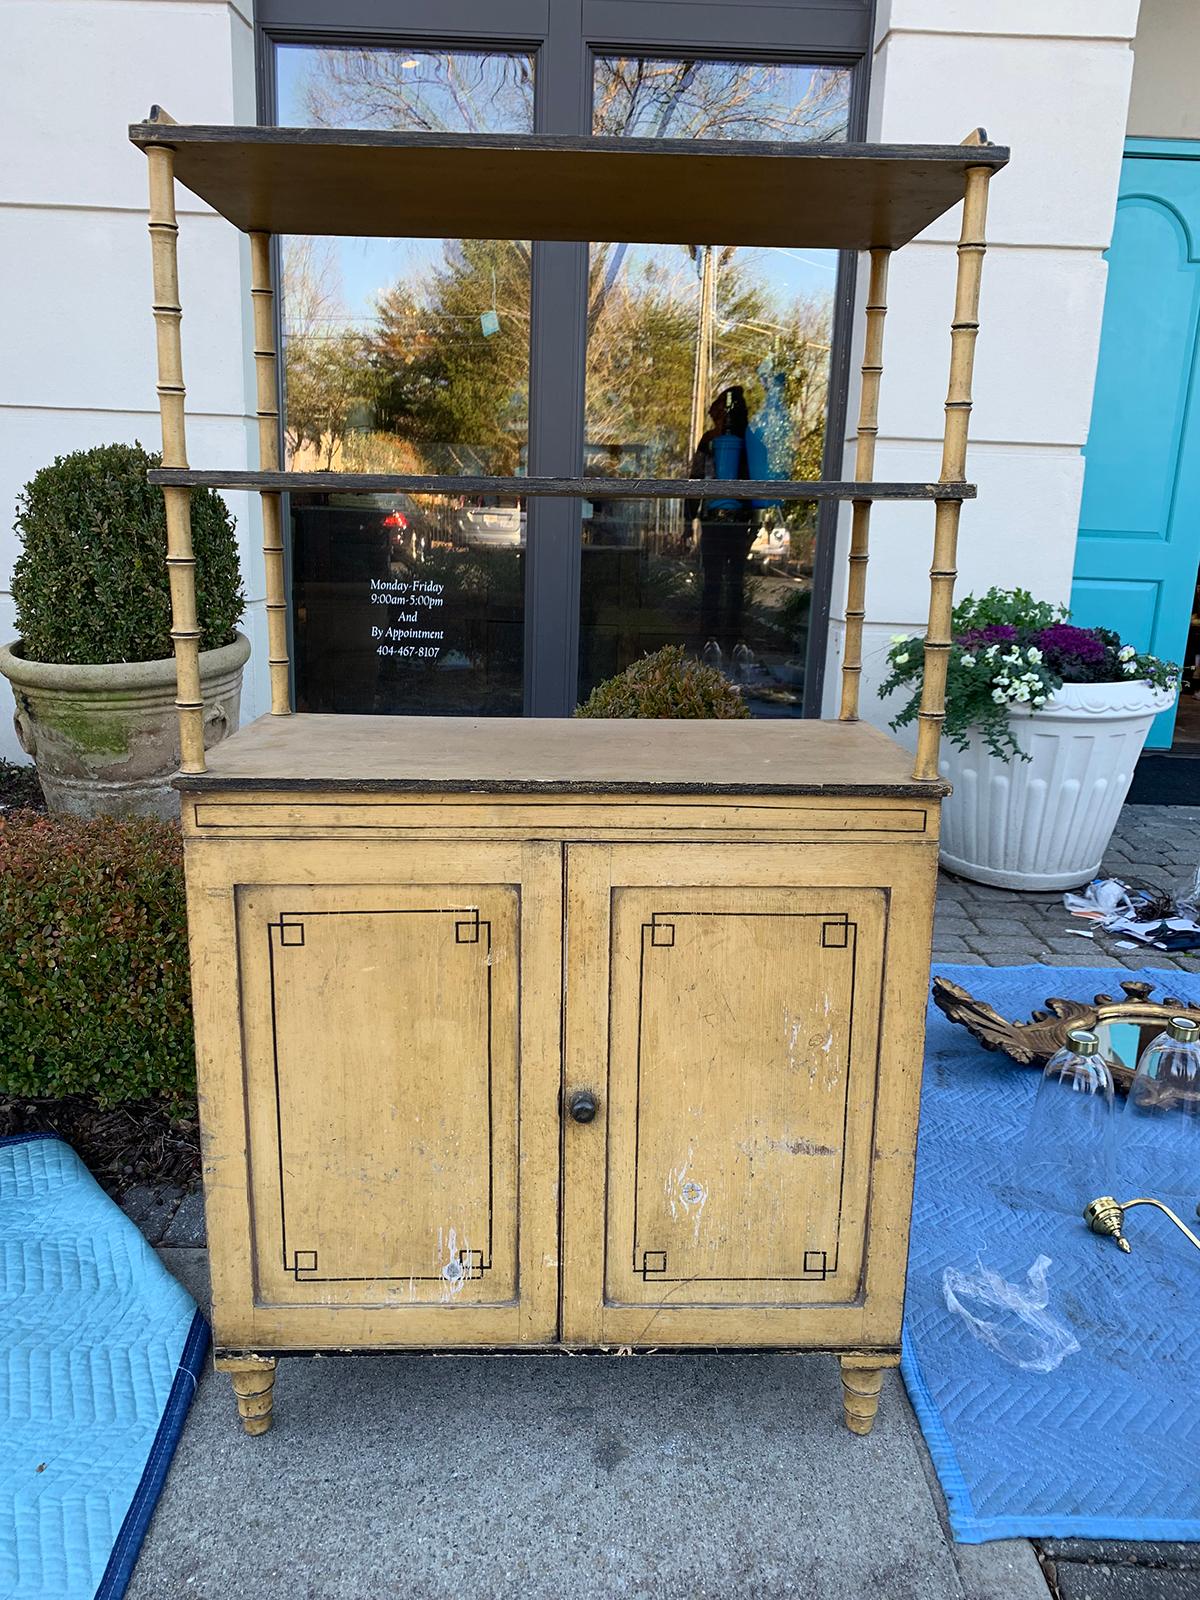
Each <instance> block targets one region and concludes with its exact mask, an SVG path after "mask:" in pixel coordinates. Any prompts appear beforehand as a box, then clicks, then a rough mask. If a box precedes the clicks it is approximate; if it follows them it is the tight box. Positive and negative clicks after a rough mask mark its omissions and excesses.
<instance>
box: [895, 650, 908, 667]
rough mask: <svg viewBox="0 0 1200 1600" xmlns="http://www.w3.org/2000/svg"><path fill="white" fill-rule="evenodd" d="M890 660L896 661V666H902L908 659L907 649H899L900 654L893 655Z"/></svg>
mask: <svg viewBox="0 0 1200 1600" xmlns="http://www.w3.org/2000/svg"><path fill="white" fill-rule="evenodd" d="M892 660H893V661H894V662H895V663H896V665H897V666H898V667H902V666H903V665H904V663H905V662H906V661H907V660H908V651H907V650H901V652H900V654H899V655H898V656H893V657H892Z"/></svg>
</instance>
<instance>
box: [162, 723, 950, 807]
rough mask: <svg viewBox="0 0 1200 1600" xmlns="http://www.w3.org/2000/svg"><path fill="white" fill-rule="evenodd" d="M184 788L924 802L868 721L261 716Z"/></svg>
mask: <svg viewBox="0 0 1200 1600" xmlns="http://www.w3.org/2000/svg"><path fill="white" fill-rule="evenodd" d="M176 784H177V786H178V787H179V788H181V789H185V790H188V791H193V790H215V789H220V790H226V791H228V790H265V789H274V790H279V789H303V790H313V789H323V790H333V791H342V792H365V791H376V792H386V791H389V790H390V791H394V792H404V791H414V790H428V791H435V792H445V793H450V792H460V793H461V792H464V791H466V792H475V793H487V792H493V793H538V794H606V793H613V794H648V793H675V794H721V793H725V794H841V795H855V794H858V795H897V796H921V797H923V798H933V797H936V796H938V795H941V794H945V793H946V792H947V787H948V786H947V785H946V784H945V783H943V782H942V781H941V780H940V779H939V780H935V781H933V782H926V783H921V782H916V781H914V779H913V777H912V756H911V754H910V753H909V752H908V751H907V750H904V749H903V748H902V747H901V746H900V745H898V744H896V743H895V742H894V741H893V740H891V739H889V738H888V737H887V736H886V735H885V734H882V733H880V732H879V730H878V729H876V728H873V727H871V726H870V724H868V723H865V722H814V721H807V720H799V719H797V720H795V721H789V722H781V721H754V720H751V721H745V722H719V721H678V722H670V721H646V722H641V721H600V720H593V719H590V718H580V719H573V718H556V719H548V718H547V719H543V718H535V717H486V718H482V717H481V718H470V717H382V716H380V717H375V716H316V715H307V714H304V715H297V716H290V717H273V716H265V717H260V718H259V719H258V720H257V721H256V722H252V723H250V724H249V725H248V726H247V727H244V728H242V729H241V731H240V732H238V733H236V734H234V735H233V736H232V737H231V738H229V739H226V740H225V741H224V742H223V743H221V744H219V745H217V746H216V747H215V748H214V749H212V750H210V751H209V752H208V771H207V772H204V773H199V774H195V773H189V774H182V775H180V777H178V778H177V779H176Z"/></svg>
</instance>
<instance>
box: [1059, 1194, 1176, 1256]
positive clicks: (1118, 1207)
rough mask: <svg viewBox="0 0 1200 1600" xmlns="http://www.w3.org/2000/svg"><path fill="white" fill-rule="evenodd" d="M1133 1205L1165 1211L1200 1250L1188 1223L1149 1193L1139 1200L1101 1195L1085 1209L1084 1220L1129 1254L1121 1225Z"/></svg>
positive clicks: (1127, 1243) (1128, 1247)
mask: <svg viewBox="0 0 1200 1600" xmlns="http://www.w3.org/2000/svg"><path fill="white" fill-rule="evenodd" d="M1131 1206H1154V1207H1155V1208H1156V1209H1157V1210H1159V1211H1162V1212H1164V1213H1165V1214H1166V1215H1167V1216H1168V1217H1170V1219H1171V1221H1172V1222H1173V1223H1174V1224H1175V1226H1176V1227H1177V1228H1178V1229H1179V1231H1180V1233H1182V1234H1183V1236H1184V1238H1185V1239H1188V1240H1190V1241H1191V1243H1192V1244H1194V1245H1195V1246H1196V1249H1197V1250H1200V1239H1197V1237H1196V1235H1195V1234H1194V1233H1193V1232H1192V1230H1191V1229H1190V1228H1189V1227H1188V1226H1187V1224H1186V1223H1184V1222H1181V1221H1180V1220H1179V1218H1178V1217H1177V1216H1176V1215H1175V1213H1174V1212H1173V1211H1172V1210H1171V1208H1170V1206H1165V1205H1163V1203H1162V1201H1161V1200H1155V1199H1153V1198H1151V1197H1150V1196H1148V1195H1147V1196H1142V1197H1141V1198H1139V1199H1137V1200H1114V1199H1113V1197H1112V1195H1110V1194H1106V1195H1101V1196H1100V1197H1099V1199H1097V1200H1093V1201H1091V1202H1090V1204H1089V1205H1088V1206H1087V1207H1086V1208H1085V1209H1084V1213H1083V1220H1084V1221H1085V1222H1086V1223H1087V1225H1088V1227H1089V1228H1090V1229H1091V1230H1092V1232H1093V1233H1101V1234H1107V1235H1108V1236H1109V1237H1110V1238H1112V1239H1115V1240H1116V1241H1117V1244H1118V1246H1119V1247H1120V1248H1121V1249H1122V1250H1124V1251H1125V1253H1126V1255H1128V1254H1129V1250H1130V1245H1129V1240H1128V1239H1127V1238H1126V1237H1125V1235H1124V1233H1123V1232H1122V1231H1121V1225H1122V1223H1123V1221H1124V1218H1125V1213H1126V1212H1127V1211H1128V1210H1129V1209H1130V1207H1131ZM1196 1212H1197V1215H1200V1205H1198V1206H1197V1207H1196Z"/></svg>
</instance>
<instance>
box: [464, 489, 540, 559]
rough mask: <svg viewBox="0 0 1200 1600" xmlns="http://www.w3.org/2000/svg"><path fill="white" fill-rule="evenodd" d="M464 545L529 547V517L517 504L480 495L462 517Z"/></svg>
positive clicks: (468, 505) (470, 503)
mask: <svg viewBox="0 0 1200 1600" xmlns="http://www.w3.org/2000/svg"><path fill="white" fill-rule="evenodd" d="M458 531H459V533H460V534H461V536H462V540H463V543H464V544H470V545H481V546H493V547H501V548H503V547H509V548H515V547H519V546H521V545H523V544H524V543H525V513H524V511H523V510H522V509H521V506H520V503H519V502H518V501H516V500H501V499H500V498H499V496H498V495H477V496H475V497H474V498H473V499H472V500H471V501H470V502H469V503H468V504H467V505H464V506H463V508H462V510H461V511H460V512H459V513H458Z"/></svg>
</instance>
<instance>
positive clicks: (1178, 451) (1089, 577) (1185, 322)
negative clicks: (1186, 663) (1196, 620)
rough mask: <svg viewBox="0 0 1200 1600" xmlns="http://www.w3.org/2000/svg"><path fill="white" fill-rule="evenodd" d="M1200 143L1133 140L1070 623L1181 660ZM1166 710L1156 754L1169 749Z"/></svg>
mask: <svg viewBox="0 0 1200 1600" xmlns="http://www.w3.org/2000/svg"><path fill="white" fill-rule="evenodd" d="M1198 331H1200V142H1194V141H1191V140H1172V141H1163V140H1151V139H1131V140H1130V141H1129V143H1128V144H1127V146H1126V151H1125V161H1124V164H1123V166H1122V171H1121V187H1120V195H1119V198H1118V201H1117V216H1116V222H1115V223H1114V226H1113V240H1112V246H1111V248H1110V249H1109V252H1108V291H1107V294H1106V297H1105V301H1104V325H1103V331H1102V333H1101V337H1100V360H1099V365H1098V367H1097V371H1096V390H1095V398H1094V400H1093V402H1092V424H1091V429H1090V431H1089V434H1088V442H1087V449H1086V451H1085V455H1086V458H1087V459H1086V466H1085V470H1084V480H1083V502H1082V505H1081V507H1080V515H1079V541H1078V544H1077V545H1076V550H1075V581H1074V585H1073V588H1072V591H1071V612H1072V617H1073V620H1074V621H1076V622H1078V623H1080V624H1081V625H1083V626H1085V627H1108V628H1115V629H1117V631H1118V632H1119V633H1120V634H1121V635H1122V637H1123V638H1125V639H1127V640H1128V641H1129V643H1130V644H1134V645H1136V646H1137V647H1138V649H1140V650H1152V651H1153V652H1154V653H1155V655H1159V656H1163V657H1165V658H1167V659H1168V660H1171V661H1181V660H1182V657H1183V653H1184V649H1185V647H1186V645H1187V636H1188V626H1189V624H1190V622H1191V616H1192V600H1193V595H1194V593H1195V588H1196V568H1197V565H1198V564H1200V375H1198V368H1200V357H1198V339H1197V335H1198ZM1174 724H1175V712H1174V710H1171V711H1169V712H1164V713H1163V715H1162V716H1161V717H1159V718H1158V719H1157V720H1156V721H1155V724H1154V726H1153V727H1152V728H1151V730H1150V737H1149V739H1148V740H1147V745H1148V746H1150V747H1152V748H1158V749H1163V748H1165V747H1166V746H1167V745H1169V744H1170V743H1171V733H1172V729H1173V727H1174Z"/></svg>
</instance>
